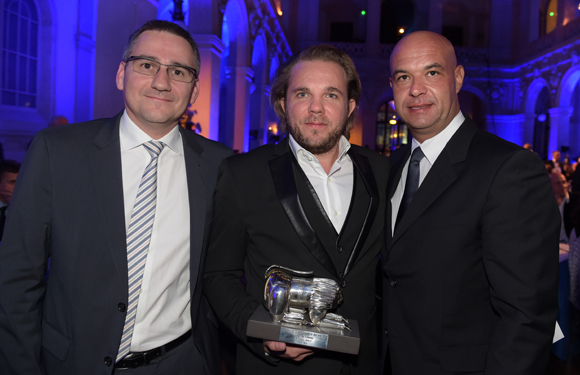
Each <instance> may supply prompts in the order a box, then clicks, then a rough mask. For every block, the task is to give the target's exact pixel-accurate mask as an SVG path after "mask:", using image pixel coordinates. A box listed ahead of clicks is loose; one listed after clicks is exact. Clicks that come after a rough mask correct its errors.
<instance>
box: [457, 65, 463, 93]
mask: <svg viewBox="0 0 580 375" xmlns="http://www.w3.org/2000/svg"><path fill="white" fill-rule="evenodd" d="M464 77H465V70H464V69H463V66H461V65H457V67H456V68H455V92H456V93H458V92H459V90H461V87H462V86H463V78H464Z"/></svg>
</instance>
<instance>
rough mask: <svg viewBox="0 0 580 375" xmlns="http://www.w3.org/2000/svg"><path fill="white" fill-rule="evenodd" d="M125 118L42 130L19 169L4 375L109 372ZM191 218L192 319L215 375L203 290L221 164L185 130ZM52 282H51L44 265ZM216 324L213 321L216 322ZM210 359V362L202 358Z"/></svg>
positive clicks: (1, 288) (3, 302)
mask: <svg viewBox="0 0 580 375" xmlns="http://www.w3.org/2000/svg"><path fill="white" fill-rule="evenodd" d="M120 116H121V114H119V115H118V116H116V117H115V118H111V119H104V120H95V121H90V122H86V123H80V124H74V125H70V126H62V127H54V128H50V129H46V130H43V131H41V132H39V133H38V135H37V136H36V137H35V139H34V141H33V142H32V145H31V147H30V149H29V150H28V153H27V154H26V157H25V159H24V163H23V165H22V169H21V170H20V173H19V176H18V181H17V183H16V189H15V193H14V197H13V199H12V204H11V205H10V218H9V219H8V220H7V223H6V229H7V231H6V235H5V237H4V239H3V241H2V244H1V246H0V257H1V258H2V262H0V369H2V370H1V372H2V374H20V375H21V374H40V373H44V372H45V373H47V374H57V375H63V374H71V375H73V374H74V375H78V374H111V373H112V371H113V367H112V366H110V365H109V366H107V365H106V364H105V362H106V358H107V357H108V358H111V359H113V361H114V359H115V357H116V353H117V350H118V347H119V342H120V338H121V333H122V330H123V325H124V321H125V312H121V311H120V310H121V309H119V308H118V305H119V304H120V303H125V304H126V303H127V277H128V276H127V247H126V233H125V215H124V208H123V207H124V206H123V185H122V173H121V151H120V141H119V121H120ZM181 135H182V137H183V142H184V157H185V164H186V173H187V185H188V190H189V210H190V221H191V243H190V245H191V267H190V272H191V284H190V286H191V318H192V324H193V340H194V342H195V345H196V346H197V348H198V349H199V352H197V353H192V355H194V356H197V357H199V363H200V366H199V370H200V371H201V373H207V374H209V373H210V369H212V371H211V373H215V371H216V369H217V359H216V358H217V353H216V352H215V350H213V345H214V344H215V340H214V339H213V338H214V337H215V333H214V332H213V330H214V329H215V327H216V324H215V322H214V323H212V322H209V319H210V318H211V312H210V311H209V306H208V304H207V301H206V300H205V298H204V297H203V294H202V293H201V281H202V277H203V265H204V263H205V255H204V249H205V248H206V246H207V239H208V236H209V234H208V231H207V230H206V229H207V227H208V225H209V223H210V222H211V209H212V206H213V200H212V198H213V191H214V187H215V183H216V180H217V172H218V166H219V164H220V163H221V160H222V159H223V158H224V157H226V156H228V155H230V154H231V150H229V149H227V148H226V147H225V146H222V145H220V144H218V143H216V142H212V141H209V140H207V139H205V138H203V137H200V136H198V135H195V134H194V133H192V132H188V131H183V130H182V131H181ZM49 256H50V257H51V266H50V275H49V278H48V281H47V282H46V283H45V271H46V266H47V258H48V257H49ZM213 319H214V320H215V318H213ZM204 358H205V359H204Z"/></svg>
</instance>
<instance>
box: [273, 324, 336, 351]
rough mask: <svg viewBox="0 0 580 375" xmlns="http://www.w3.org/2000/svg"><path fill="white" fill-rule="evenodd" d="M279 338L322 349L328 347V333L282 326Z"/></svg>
mask: <svg viewBox="0 0 580 375" xmlns="http://www.w3.org/2000/svg"><path fill="white" fill-rule="evenodd" d="M278 340H279V341H282V342H287V343H290V344H297V345H304V346H310V347H314V348H320V349H326V348H327V347H328V335H326V334H324V333H317V332H308V331H302V330H299V329H292V328H288V327H281V328H280V337H279V339H278Z"/></svg>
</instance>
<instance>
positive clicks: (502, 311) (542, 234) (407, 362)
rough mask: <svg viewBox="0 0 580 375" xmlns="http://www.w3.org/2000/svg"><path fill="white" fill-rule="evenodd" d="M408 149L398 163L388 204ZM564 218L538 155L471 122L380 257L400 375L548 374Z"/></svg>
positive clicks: (396, 157) (445, 154) (429, 178)
mask: <svg viewBox="0 0 580 375" xmlns="http://www.w3.org/2000/svg"><path fill="white" fill-rule="evenodd" d="M409 154H410V146H406V147H403V148H401V149H400V150H397V151H396V152H394V153H393V155H392V156H391V164H392V166H393V173H392V174H391V178H390V180H389V187H388V191H389V198H391V197H392V196H393V193H394V192H395V189H396V186H397V184H398V182H399V179H400V176H401V170H402V168H403V166H404V164H405V162H406V160H407V159H408V157H409ZM559 223H560V220H559V213H558V209H557V206H556V203H555V199H554V195H553V193H552V190H551V187H550V182H549V179H548V176H547V173H546V170H545V168H544V166H543V164H542V162H541V160H540V159H539V158H538V156H537V155H536V154H534V153H532V152H529V151H528V150H525V149H523V148H521V147H518V146H516V145H514V144H512V143H509V142H506V141H504V140H502V139H500V138H498V137H496V136H495V135H492V134H489V133H487V132H485V131H482V130H478V129H477V127H476V126H475V124H473V122H472V120H471V119H469V118H466V120H465V122H464V123H463V124H462V125H461V127H460V128H459V129H458V130H457V132H456V133H455V134H454V135H453V137H452V138H451V139H450V141H449V142H448V144H447V145H446V146H445V148H444V149H443V151H442V152H441V154H440V155H439V157H438V159H437V160H436V162H435V163H434V164H433V166H432V168H431V170H430V171H429V173H428V174H427V176H426V177H425V179H424V181H423V182H422V184H421V186H420V187H419V190H418V191H417V193H416V194H415V196H414V198H413V201H412V202H411V204H410V205H409V207H408V208H407V211H406V212H405V215H404V216H403V218H402V219H401V221H400V223H399V225H398V227H397V228H396V229H395V232H394V235H391V204H390V199H389V203H388V208H387V217H386V229H385V231H386V232H385V233H386V234H385V237H386V251H385V252H384V253H383V256H382V257H383V261H384V273H385V275H386V278H387V279H386V281H387V283H386V284H385V287H384V289H385V296H384V297H385V298H384V300H385V303H386V304H385V306H384V308H385V311H386V314H385V318H386V320H385V325H386V328H387V330H388V347H389V349H390V359H391V362H392V368H393V374H394V375H407V374H430V375H432V374H449V373H453V374H463V373H469V374H488V375H490V374H493V375H499V374H506V375H508V374H509V375H533V374H538V375H540V374H541V375H543V374H544V371H545V368H546V365H547V360H548V356H549V351H550V344H551V342H552V335H553V332H554V326H555V321H556V315H557V309H558V304H557V297H558V289H557V288H558V287H557V285H558V239H559Z"/></svg>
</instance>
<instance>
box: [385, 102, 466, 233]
mask: <svg viewBox="0 0 580 375" xmlns="http://www.w3.org/2000/svg"><path fill="white" fill-rule="evenodd" d="M463 121H465V116H464V115H463V113H461V111H459V113H458V114H457V116H455V118H453V120H451V123H449V125H447V127H446V128H445V129H443V130H442V131H441V132H440V133H439V134H437V135H435V136H434V137H432V138H429V139H427V140H426V141H425V142H423V143H419V142H417V140H416V139H415V138H413V141H412V142H411V154H412V153H413V151H414V150H415V149H416V148H417V147H419V146H420V147H421V151H423V154H424V155H425V157H424V158H423V159H421V162H420V163H419V186H421V184H422V183H423V180H424V179H425V176H427V173H429V171H430V170H431V167H432V166H433V164H435V160H437V158H438V157H439V155H440V154H441V151H443V149H444V148H445V146H446V145H447V142H449V140H450V139H451V137H453V134H455V132H456V131H457V129H459V127H460V126H461V124H463ZM410 159H411V158H409V159H407V162H406V163H405V166H404V167H403V171H402V172H401V179H400V180H399V184H398V185H397V189H396V190H395V193H394V194H393V197H392V198H391V208H392V210H391V232H392V233H393V234H394V233H395V221H396V220H397V213H398V212H399V206H400V205H401V201H402V200H403V193H404V192H405V184H406V182H407V171H408V170H409V161H410Z"/></svg>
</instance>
